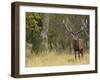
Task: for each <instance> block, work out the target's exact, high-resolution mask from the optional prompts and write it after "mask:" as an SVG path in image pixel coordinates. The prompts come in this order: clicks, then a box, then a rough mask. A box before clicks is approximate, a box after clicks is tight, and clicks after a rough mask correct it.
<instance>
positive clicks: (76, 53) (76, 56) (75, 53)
mask: <svg viewBox="0 0 100 80" xmlns="http://www.w3.org/2000/svg"><path fill="white" fill-rule="evenodd" d="M74 53H75V59H76V57H77V53H76V51H74Z"/></svg>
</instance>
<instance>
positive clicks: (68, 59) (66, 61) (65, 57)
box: [26, 50, 89, 67]
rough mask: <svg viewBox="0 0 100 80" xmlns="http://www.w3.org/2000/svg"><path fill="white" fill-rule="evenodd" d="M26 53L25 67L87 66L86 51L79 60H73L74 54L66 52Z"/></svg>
mask: <svg viewBox="0 0 100 80" xmlns="http://www.w3.org/2000/svg"><path fill="white" fill-rule="evenodd" d="M26 52H27V53H26V67H37V66H61V65H80V64H81V65H84V64H89V53H88V51H85V52H84V57H83V58H81V59H79V58H77V59H75V56H74V53H73V52H70V51H68V50H67V51H60V52H57V51H48V52H41V53H39V54H34V53H33V54H30V53H29V52H30V50H27V51H26Z"/></svg>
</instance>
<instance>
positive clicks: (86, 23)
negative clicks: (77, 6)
mask: <svg viewBox="0 0 100 80" xmlns="http://www.w3.org/2000/svg"><path fill="white" fill-rule="evenodd" d="M87 25H88V21H87V19H86V20H82V26H81V28H83V30H84V32H85V33H86V35H87V36H88V37H89V34H88V30H87V27H88V26H87Z"/></svg>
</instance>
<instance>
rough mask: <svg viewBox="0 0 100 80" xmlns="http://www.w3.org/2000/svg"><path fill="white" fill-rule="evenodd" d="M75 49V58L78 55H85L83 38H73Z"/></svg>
mask: <svg viewBox="0 0 100 80" xmlns="http://www.w3.org/2000/svg"><path fill="white" fill-rule="evenodd" d="M73 49H74V53H75V59H76V58H77V56H78V57H79V58H80V57H83V49H84V44H83V39H78V40H73Z"/></svg>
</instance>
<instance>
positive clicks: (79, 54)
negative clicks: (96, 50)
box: [78, 51, 80, 59]
mask: <svg viewBox="0 0 100 80" xmlns="http://www.w3.org/2000/svg"><path fill="white" fill-rule="evenodd" d="M78 57H79V59H80V51H78Z"/></svg>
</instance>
